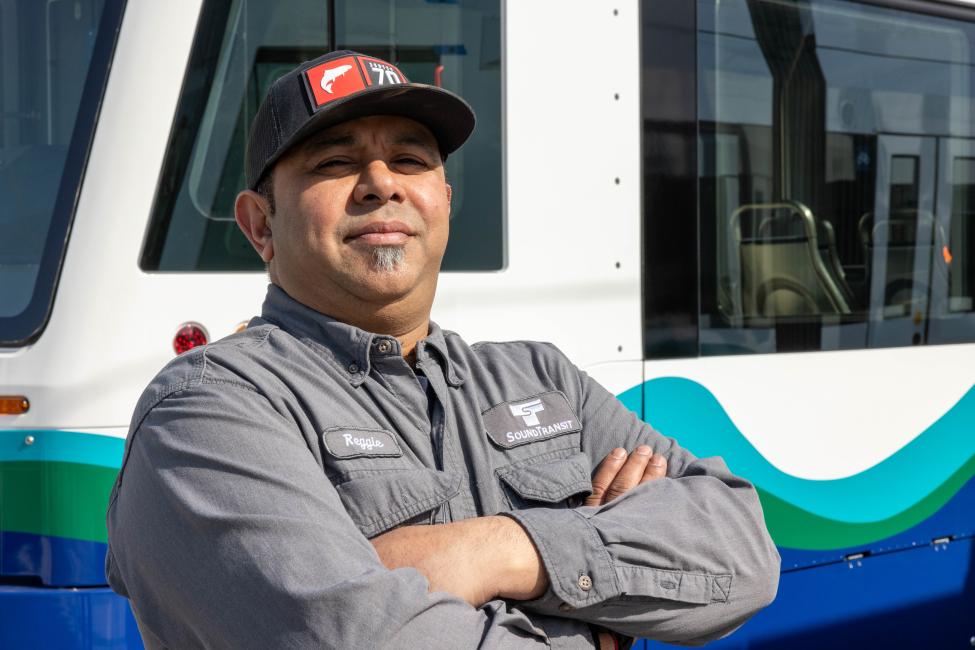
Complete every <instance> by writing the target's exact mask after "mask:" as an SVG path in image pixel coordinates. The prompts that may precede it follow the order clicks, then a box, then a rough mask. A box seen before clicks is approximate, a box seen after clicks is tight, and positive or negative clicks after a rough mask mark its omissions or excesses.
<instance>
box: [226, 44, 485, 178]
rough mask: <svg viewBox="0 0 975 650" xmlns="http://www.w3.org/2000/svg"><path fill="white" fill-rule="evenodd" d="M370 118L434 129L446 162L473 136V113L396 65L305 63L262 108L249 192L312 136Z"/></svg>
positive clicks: (331, 59)
mask: <svg viewBox="0 0 975 650" xmlns="http://www.w3.org/2000/svg"><path fill="white" fill-rule="evenodd" d="M370 115H399V116H402V117H408V118H411V119H414V120H416V121H417V122H419V123H420V124H423V125H424V126H425V127H427V128H428V129H430V132H431V133H433V136H434V137H435V138H436V139H437V143H438V144H439V146H440V153H441V155H443V156H444V157H446V156H447V154H450V153H453V152H454V151H456V150H457V149H459V148H460V146H461V145H462V144H464V142H465V141H466V140H467V138H468V137H469V136H470V134H471V132H472V131H473V130H474V111H473V109H471V107H470V106H469V105H468V103H467V102H465V101H464V100H463V99H461V98H460V97H458V96H457V95H455V94H454V93H452V92H450V91H449V90H444V89H443V88H438V87H437V86H428V85H427V84H419V83H411V82H410V81H409V80H408V79H407V78H406V75H404V74H403V73H402V72H401V71H400V70H399V69H398V68H397V67H396V66H394V65H393V64H391V63H388V62H386V61H383V60H382V59H377V58H375V57H372V56H366V55H365V54H360V53H358V52H353V51H351V50H339V51H336V52H329V53H328V54H325V55H323V56H320V57H318V58H317V59H314V60H312V61H306V62H305V63H302V64H301V65H299V66H298V67H297V68H295V69H294V70H292V71H291V72H289V73H287V74H285V75H284V76H282V77H281V78H280V79H278V80H277V81H275V82H274V83H273V84H272V85H271V88H270V89H269V90H268V91H267V96H266V97H265V98H264V101H263V102H261V106H260V108H258V109H257V115H256V116H255V117H254V123H253V125H251V132H250V137H249V138H248V139H247V152H246V158H245V163H244V167H245V170H246V173H247V187H248V188H249V189H252V190H253V189H257V185H258V183H260V181H261V179H262V178H263V176H264V174H265V172H267V171H268V170H269V169H271V167H273V166H274V163H276V162H277V161H278V159H279V158H280V157H281V156H282V155H283V154H284V153H285V152H286V151H288V150H289V149H290V148H291V147H293V146H294V145H296V144H298V143H299V142H301V141H302V140H304V139H305V138H307V137H308V136H309V135H311V134H312V133H316V132H318V131H321V130H323V129H327V128H329V127H331V126H335V125H336V124H340V123H342V122H347V121H349V120H354V119H357V118H360V117H367V116H370Z"/></svg>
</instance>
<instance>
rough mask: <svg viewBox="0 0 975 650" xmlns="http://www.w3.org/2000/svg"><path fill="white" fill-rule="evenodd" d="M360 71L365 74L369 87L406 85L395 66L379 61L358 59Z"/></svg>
mask: <svg viewBox="0 0 975 650" xmlns="http://www.w3.org/2000/svg"><path fill="white" fill-rule="evenodd" d="M359 63H360V64H361V65H362V70H363V71H364V72H365V73H366V82H367V83H368V84H369V85H370V86H391V85H395V84H402V83H406V77H405V76H403V73H402V72H400V71H399V69H397V68H396V67H395V66H392V65H390V64H388V63H386V62H385V61H380V60H379V59H368V58H365V57H360V58H359Z"/></svg>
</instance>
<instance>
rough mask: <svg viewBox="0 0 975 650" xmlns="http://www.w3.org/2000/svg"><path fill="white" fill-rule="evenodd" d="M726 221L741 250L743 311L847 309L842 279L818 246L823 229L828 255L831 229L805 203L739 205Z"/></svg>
mask: <svg viewBox="0 0 975 650" xmlns="http://www.w3.org/2000/svg"><path fill="white" fill-rule="evenodd" d="M730 227H731V231H732V238H733V241H734V242H736V244H737V249H738V255H739V264H740V272H741V284H740V288H741V291H740V293H741V295H740V300H741V305H742V315H743V316H744V317H746V318H761V319H767V318H776V317H783V316H811V315H817V314H845V313H850V302H849V299H848V298H847V296H846V295H845V294H844V291H843V289H842V288H841V286H842V279H841V278H838V277H836V276H835V275H834V273H833V272H832V271H831V270H830V267H829V265H828V264H827V263H826V262H824V259H823V253H822V252H821V250H820V234H819V233H820V232H821V231H823V232H824V237H825V238H826V239H827V241H826V242H824V248H825V251H826V256H827V258H828V255H829V247H830V243H829V240H828V237H829V233H830V232H831V230H832V229H831V228H830V227H828V226H822V225H817V223H816V219H815V217H814V216H813V213H812V211H811V210H810V209H809V208H808V207H806V206H804V205H803V204H801V203H799V202H798V201H780V202H776V203H762V204H750V205H743V206H741V207H739V208H738V209H736V210H735V211H734V212H733V213H732V217H731V223H730ZM834 246H835V244H834ZM834 254H835V253H834ZM835 263H836V264H837V265H838V261H835ZM829 264H830V265H832V264H833V262H832V261H831V262H830V263H829Z"/></svg>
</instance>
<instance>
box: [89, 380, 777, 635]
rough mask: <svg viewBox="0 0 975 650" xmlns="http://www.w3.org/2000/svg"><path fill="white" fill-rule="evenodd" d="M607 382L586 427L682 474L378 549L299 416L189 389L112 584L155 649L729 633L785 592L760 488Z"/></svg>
mask: <svg viewBox="0 0 975 650" xmlns="http://www.w3.org/2000/svg"><path fill="white" fill-rule="evenodd" d="M588 389H589V391H590V395H588V397H587V399H589V400H595V401H596V402H597V403H596V404H595V405H593V408H591V409H589V412H590V413H592V414H593V415H592V417H591V418H590V419H589V421H588V422H587V427H592V430H594V431H600V432H603V431H605V432H607V434H606V436H607V438H608V439H610V440H615V441H619V444H618V446H623V444H622V442H623V441H629V443H628V444H626V445H625V446H626V447H627V448H635V447H638V446H639V445H641V444H646V445H648V446H649V447H651V448H652V449H653V451H654V456H656V455H658V454H659V455H660V456H661V457H663V458H665V459H666V460H667V461H668V464H667V467H666V478H656V479H654V478H652V477H651V478H648V480H646V481H645V482H643V483H640V482H639V481H638V482H637V484H636V485H634V486H632V487H630V488H629V489H626V487H625V484H617V485H616V487H611V486H612V482H611V483H610V484H609V486H608V487H607V490H606V492H604V493H603V495H601V496H598V497H594V498H598V499H599V501H593V500H591V501H590V502H589V504H588V505H583V506H581V507H578V508H575V509H552V508H532V509H528V510H520V511H514V512H511V513H507V516H506V517H502V518H493V517H487V518H480V519H474V520H471V521H470V522H458V523H457V524H448V525H442V526H429V527H424V528H425V530H419V529H417V528H416V527H413V528H411V527H405V528H402V529H397V530H394V531H392V532H391V533H388V534H387V535H385V536H382V537H380V538H377V539H376V540H375V545H374V544H371V543H370V542H369V541H368V540H367V539H366V538H365V537H364V536H363V535H362V534H361V533H360V532H359V529H358V528H357V526H356V524H355V523H354V522H353V521H352V519H351V518H350V515H349V513H348V512H347V511H346V508H345V506H344V505H343V502H342V500H341V499H340V498H339V494H338V493H337V491H336V488H335V487H334V486H333V485H332V484H331V483H330V482H329V480H328V479H327V478H326V477H325V476H324V475H323V473H322V469H321V467H320V466H319V465H318V464H317V463H316V462H315V460H314V458H313V457H312V456H311V455H310V454H309V453H308V447H307V445H306V443H305V442H304V440H303V439H302V438H301V437H300V436H296V435H295V429H294V426H295V425H294V422H293V421H291V420H290V419H289V417H288V416H287V415H286V414H285V413H282V412H281V410H280V409H277V408H275V407H274V406H273V405H272V404H271V403H270V402H269V401H268V400H267V399H266V398H264V397H262V396H261V395H258V394H257V393H255V392H254V391H253V390H249V389H247V388H246V387H242V386H240V385H238V384H235V383H228V382H224V383H221V382H217V381H209V382H204V383H198V384H195V385H192V386H187V387H183V388H181V389H180V390H178V391H174V392H172V393H171V394H169V395H167V396H166V397H165V398H164V399H162V400H161V401H159V402H158V403H157V404H155V405H154V406H153V407H152V408H151V410H150V411H149V412H148V413H147V414H146V415H145V417H144V418H143V419H142V420H141V421H140V422H139V423H138V426H137V428H136V429H135V430H134V431H133V433H132V434H131V435H130V440H129V447H128V450H127V455H126V460H125V464H124V466H123V469H122V472H121V473H120V478H119V482H118V484H117V486H116V490H115V491H114V492H113V497H112V501H111V505H110V508H109V514H108V524H109V539H110V553H109V556H108V559H107V573H108V575H109V580H110V583H111V585H112V587H113V588H114V589H116V591H119V592H120V593H122V594H123V595H127V596H129V597H130V599H131V601H132V605H133V610H134V612H135V613H136V616H137V620H138V621H139V623H140V630H142V632H143V635H144V636H145V637H146V638H147V639H150V643H149V647H153V645H152V642H151V640H152V639H158V640H159V643H158V645H163V644H165V645H167V646H169V647H180V648H184V647H186V648H193V647H239V648H245V647H293V648H305V647H343V648H348V647H356V648H358V647H422V646H428V645H430V644H431V643H432V644H433V645H436V646H441V647H457V648H463V647H471V648H473V647H483V648H544V647H546V646H547V645H550V647H553V648H560V647H561V648H591V647H592V639H591V636H590V633H589V628H588V624H590V623H592V624H595V625H599V626H602V627H604V628H607V629H611V630H613V631H615V632H618V633H620V634H625V635H633V636H638V635H639V636H650V637H652V638H657V639H660V640H665V641H679V642H685V643H700V642H704V641H706V640H709V639H711V638H717V637H718V636H721V635H723V634H726V633H727V632H729V631H731V630H732V629H734V628H735V627H737V626H738V625H740V624H741V623H742V622H744V620H746V619H747V618H748V617H749V616H750V615H751V614H753V613H754V612H755V611H756V610H757V609H758V608H760V607H762V606H764V605H765V604H767V603H768V602H769V601H770V600H771V598H772V597H773V595H774V591H775V586H776V583H777V575H778V556H777V554H776V552H775V548H774V546H773V545H772V544H771V541H770V540H769V539H768V536H767V533H766V532H765V530H764V525H763V522H762V519H761V510H760V508H759V506H758V502H757V497H756V495H755V493H754V490H753V489H752V488H751V486H750V485H749V484H748V483H747V482H745V481H742V480H741V479H738V478H736V477H734V476H733V475H731V474H730V473H729V472H728V471H727V468H725V467H724V465H723V463H721V462H720V460H716V459H696V458H694V457H693V456H691V455H690V454H688V453H687V452H685V451H683V450H681V449H680V448H679V447H677V446H676V444H675V443H674V442H673V441H672V440H669V439H667V438H663V437H662V436H659V435H658V434H656V433H655V432H653V431H652V430H651V429H650V428H649V427H647V426H646V425H645V424H643V423H639V422H636V421H635V418H633V417H632V415H630V414H629V413H628V412H626V411H625V409H623V407H622V406H621V405H619V404H618V402H617V401H616V400H615V398H613V397H612V396H610V395H609V394H608V393H606V392H605V391H604V390H603V389H601V387H598V385H595V384H593V385H592V386H589V387H588ZM599 391H601V392H599ZM228 393H229V398H228ZM610 400H611V401H610ZM214 404H222V410H221V412H220V414H219V417H215V416H214V413H213V405H214ZM610 444H613V443H610ZM607 451H608V450H604V451H602V452H600V455H599V457H602V456H603V455H605V453H606V452H607ZM634 456H636V454H631V455H630V458H631V459H632V458H633V457H634ZM651 458H652V457H651ZM611 465H612V464H611V463H610V464H609V465H606V467H610V466H611ZM624 466H625V463H624ZM417 471H420V472H424V471H427V470H417ZM601 471H602V470H601ZM605 471H606V473H607V474H608V473H609V472H610V470H609V469H606V470H605ZM644 471H645V470H644ZM612 473H613V475H614V476H618V474H619V472H618V471H616V470H613V472H612ZM624 476H626V475H625V474H624ZM600 480H601V479H600V478H599V476H597V477H595V482H596V483H599V481H600ZM640 480H641V481H642V480H643V476H642V475H641V479H640ZM610 496H614V497H615V498H611V499H610V498H609V497H610ZM515 522H517V524H516V525H515V526H512V524H515ZM455 531H458V532H461V533H463V534H458V535H453V533H454V532H455ZM526 534H527V537H528V538H529V539H530V544H529V543H527V542H526V540H525V535H526ZM412 535H419V536H422V540H418V539H414V540H412V541H421V542H422V543H421V544H414V543H410V540H409V538H410V536H412ZM427 536H430V537H427ZM498 538H500V539H501V540H502V541H501V542H495V540H496V539H498ZM403 540H407V541H403ZM458 540H468V541H464V542H460V541H458ZM499 544H508V546H507V547H505V548H506V549H507V550H511V549H515V548H517V549H520V550H517V551H512V552H511V553H510V555H511V557H509V558H507V560H505V562H508V561H510V562H511V564H510V565H506V564H505V562H501V560H497V559H492V557H495V556H494V552H495V551H497V550H498V548H499ZM377 549H378V552H377ZM489 551H490V552H489ZM472 555H474V556H475V557H474V559H475V560H476V561H469V560H470V558H471V556H472ZM450 558H459V559H457V560H452V561H451V560H450ZM384 565H386V566H384ZM388 566H391V567H402V568H394V569H393V570H390V568H388ZM407 567H410V568H407ZM543 569H544V570H543ZM468 571H470V572H477V573H476V574H473V573H470V574H465V572H468ZM477 574H480V575H477ZM583 574H584V575H586V576H589V577H591V585H590V587H589V588H587V589H584V590H583V589H582V588H581V587H580V584H581V576H582V575H583ZM431 583H432V586H431ZM546 583H547V584H546ZM539 594H541V595H540V596H539V597H537V598H534V599H532V597H534V596H538V595H539ZM504 597H507V598H508V599H509V600H503V599H501V598H504ZM512 601H516V602H512Z"/></svg>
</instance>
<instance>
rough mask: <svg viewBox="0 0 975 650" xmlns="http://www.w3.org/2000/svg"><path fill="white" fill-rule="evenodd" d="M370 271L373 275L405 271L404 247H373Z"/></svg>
mask: <svg viewBox="0 0 975 650" xmlns="http://www.w3.org/2000/svg"><path fill="white" fill-rule="evenodd" d="M371 257H372V259H371V265H370V270H371V271H373V272H375V273H382V274H395V273H402V272H403V271H404V270H406V248H405V247H404V246H374V247H373V249H372V256H371Z"/></svg>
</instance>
